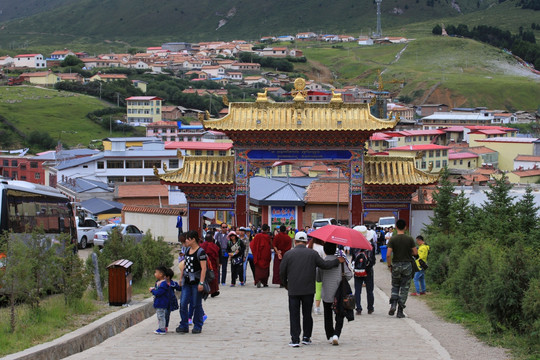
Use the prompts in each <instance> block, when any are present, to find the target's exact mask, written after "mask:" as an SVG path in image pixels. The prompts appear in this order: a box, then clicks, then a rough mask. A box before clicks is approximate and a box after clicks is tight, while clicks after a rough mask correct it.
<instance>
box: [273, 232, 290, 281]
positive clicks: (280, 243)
mask: <svg viewBox="0 0 540 360" xmlns="http://www.w3.org/2000/svg"><path fill="white" fill-rule="evenodd" d="M273 245H274V275H273V276H272V284H278V285H279V286H280V287H283V285H281V280H280V279H279V264H281V259H283V255H285V253H286V252H287V251H289V250H291V247H292V240H291V237H290V236H289V235H288V233H287V228H286V227H285V225H281V226H280V227H279V233H278V234H277V235H276V236H274V243H273Z"/></svg>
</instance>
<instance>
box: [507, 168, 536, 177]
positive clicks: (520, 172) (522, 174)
mask: <svg viewBox="0 0 540 360" xmlns="http://www.w3.org/2000/svg"><path fill="white" fill-rule="evenodd" d="M512 173H513V174H516V175H517V176H519V177H528V176H540V169H529V170H516V171H512Z"/></svg>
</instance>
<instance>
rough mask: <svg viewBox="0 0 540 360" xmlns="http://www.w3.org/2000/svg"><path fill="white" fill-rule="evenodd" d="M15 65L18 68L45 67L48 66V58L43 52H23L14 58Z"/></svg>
mask: <svg viewBox="0 0 540 360" xmlns="http://www.w3.org/2000/svg"><path fill="white" fill-rule="evenodd" d="M13 66H15V67H17V68H32V69H44V68H46V67H47V60H45V59H44V58H43V55H42V54H21V55H17V56H15V57H14V58H13Z"/></svg>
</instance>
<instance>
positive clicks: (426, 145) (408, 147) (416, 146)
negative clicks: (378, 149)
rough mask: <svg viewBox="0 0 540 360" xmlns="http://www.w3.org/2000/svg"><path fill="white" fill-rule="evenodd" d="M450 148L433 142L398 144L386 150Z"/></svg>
mask: <svg viewBox="0 0 540 360" xmlns="http://www.w3.org/2000/svg"><path fill="white" fill-rule="evenodd" d="M447 149H450V147H449V146H442V145H435V144H425V145H405V146H398V147H395V148H391V149H388V151H392V150H396V151H424V150H447Z"/></svg>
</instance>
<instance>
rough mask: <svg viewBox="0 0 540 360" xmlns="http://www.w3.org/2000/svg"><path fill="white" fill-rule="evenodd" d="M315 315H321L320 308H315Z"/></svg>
mask: <svg viewBox="0 0 540 360" xmlns="http://www.w3.org/2000/svg"><path fill="white" fill-rule="evenodd" d="M315 314H316V315H321V314H322V313H321V308H320V307H316V308H315Z"/></svg>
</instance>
